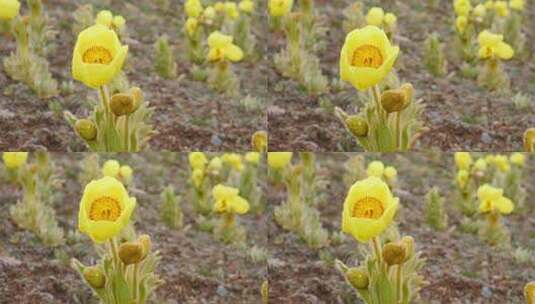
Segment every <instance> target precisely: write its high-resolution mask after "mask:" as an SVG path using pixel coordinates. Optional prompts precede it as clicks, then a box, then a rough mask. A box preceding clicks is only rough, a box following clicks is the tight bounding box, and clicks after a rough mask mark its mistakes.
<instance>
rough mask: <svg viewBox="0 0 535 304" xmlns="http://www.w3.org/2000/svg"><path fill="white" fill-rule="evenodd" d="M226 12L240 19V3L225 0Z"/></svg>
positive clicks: (231, 16) (232, 17)
mask: <svg viewBox="0 0 535 304" xmlns="http://www.w3.org/2000/svg"><path fill="white" fill-rule="evenodd" d="M225 14H226V15H227V17H229V18H231V19H238V17H240V11H239V10H238V5H237V4H236V3H235V2H230V1H229V2H225Z"/></svg>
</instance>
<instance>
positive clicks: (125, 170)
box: [119, 165, 134, 185]
mask: <svg viewBox="0 0 535 304" xmlns="http://www.w3.org/2000/svg"><path fill="white" fill-rule="evenodd" d="M133 173H134V170H132V168H131V167H130V166H127V165H124V166H121V169H119V176H120V177H121V180H122V181H123V182H124V183H125V184H127V185H128V184H130V182H131V181H132V174H133Z"/></svg>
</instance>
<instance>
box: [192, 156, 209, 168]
mask: <svg viewBox="0 0 535 304" xmlns="http://www.w3.org/2000/svg"><path fill="white" fill-rule="evenodd" d="M188 161H189V165H190V167H191V168H192V169H193V170H197V169H198V170H204V167H205V166H206V164H207V163H208V159H206V155H204V153H203V152H191V153H189V154H188Z"/></svg>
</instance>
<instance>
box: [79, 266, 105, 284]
mask: <svg viewBox="0 0 535 304" xmlns="http://www.w3.org/2000/svg"><path fill="white" fill-rule="evenodd" d="M83 276H84V279H85V280H86V281H87V283H88V284H89V285H90V286H91V287H93V288H95V289H99V288H102V287H104V285H105V284H106V276H105V275H104V273H103V272H102V270H100V267H98V266H90V267H86V268H85V269H84V272H83Z"/></svg>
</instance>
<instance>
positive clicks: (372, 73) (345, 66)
mask: <svg viewBox="0 0 535 304" xmlns="http://www.w3.org/2000/svg"><path fill="white" fill-rule="evenodd" d="M398 55H399V47H397V46H395V47H394V46H392V45H391V44H390V41H389V40H388V38H387V37H386V34H385V32H384V31H382V30H381V29H379V28H378V27H376V26H371V25H368V26H366V27H364V28H361V29H356V30H354V31H352V32H350V33H349V34H348V35H347V37H346V40H345V43H344V46H343V47H342V51H341V53H340V77H341V78H342V80H345V81H348V82H350V83H351V84H352V85H353V86H355V87H356V88H357V89H359V90H361V91H364V90H366V89H368V88H370V87H371V86H374V85H376V84H378V83H379V82H381V81H382V80H383V79H384V78H385V77H386V76H387V75H388V73H389V72H390V70H391V69H392V67H393V66H394V62H395V61H396V58H397V57H398Z"/></svg>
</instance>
